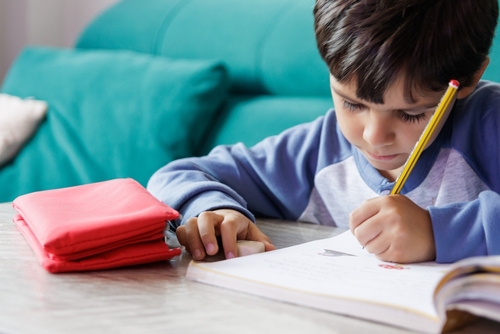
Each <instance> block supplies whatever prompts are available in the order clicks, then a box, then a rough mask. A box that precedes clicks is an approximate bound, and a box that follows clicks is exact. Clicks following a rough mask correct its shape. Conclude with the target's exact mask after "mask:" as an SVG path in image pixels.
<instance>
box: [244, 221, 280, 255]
mask: <svg viewBox="0 0 500 334" xmlns="http://www.w3.org/2000/svg"><path fill="white" fill-rule="evenodd" d="M246 239H247V240H254V241H260V242H262V243H263V244H264V247H265V251H266V252H267V251H271V250H275V249H276V246H274V245H273V244H272V243H271V240H270V239H269V238H268V237H267V235H265V234H264V233H263V232H262V231H261V230H260V229H259V228H258V227H257V226H256V225H255V224H251V225H250V226H249V228H248V235H247V238H246Z"/></svg>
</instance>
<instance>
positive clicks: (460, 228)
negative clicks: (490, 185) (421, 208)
mask: <svg viewBox="0 0 500 334" xmlns="http://www.w3.org/2000/svg"><path fill="white" fill-rule="evenodd" d="M428 210H429V213H430V215H431V219H432V221H433V222H434V223H433V230H434V239H435V244H436V261H437V262H442V263H446V262H455V261H457V260H460V259H463V258H465V257H470V256H481V255H500V239H499V236H500V223H499V220H498V219H499V217H500V195H499V194H497V193H496V192H493V191H484V192H482V193H481V194H480V195H479V197H478V199H476V200H474V201H472V202H464V203H454V204H450V205H447V206H443V207H429V208H428Z"/></svg>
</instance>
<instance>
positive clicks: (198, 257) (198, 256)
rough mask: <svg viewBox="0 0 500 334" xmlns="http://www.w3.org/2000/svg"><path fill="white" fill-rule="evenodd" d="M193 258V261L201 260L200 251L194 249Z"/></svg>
mask: <svg viewBox="0 0 500 334" xmlns="http://www.w3.org/2000/svg"><path fill="white" fill-rule="evenodd" d="M193 256H194V258H195V259H201V251H200V250H199V249H195V250H194V254H193Z"/></svg>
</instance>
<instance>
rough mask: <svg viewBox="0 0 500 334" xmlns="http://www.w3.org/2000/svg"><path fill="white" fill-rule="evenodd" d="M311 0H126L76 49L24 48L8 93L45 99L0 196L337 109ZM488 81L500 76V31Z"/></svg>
mask: <svg viewBox="0 0 500 334" xmlns="http://www.w3.org/2000/svg"><path fill="white" fill-rule="evenodd" d="M313 5H314V0H122V1H120V2H118V3H117V4H116V5H114V6H112V7H111V8H109V9H108V10H107V11H105V12H104V13H103V14H101V15H100V16H99V17H97V18H96V19H95V20H94V21H93V22H91V23H90V24H89V25H88V26H87V27H86V28H85V29H84V31H83V32H82V34H81V36H80V37H79V39H78V41H77V43H76V45H75V47H74V48H72V49H54V48H40V47H32V48H26V49H25V50H23V52H22V53H21V54H20V55H19V57H18V58H17V59H16V61H15V62H14V64H13V65H12V67H11V69H10V70H9V73H8V74H7V77H6V79H5V80H4V83H3V85H2V88H1V92H2V93H7V94H11V95H16V96H20V97H22V98H26V97H34V98H36V99H40V100H44V101H47V103H48V105H49V109H48V112H47V116H46V118H45V120H44V121H43V122H42V124H41V125H40V127H39V128H38V130H37V132H36V133H35V134H34V135H33V137H32V138H31V139H30V140H29V141H28V142H27V143H26V144H25V145H24V147H23V149H22V150H21V151H20V152H19V154H17V155H16V157H15V158H14V159H13V160H11V161H9V162H8V163H7V164H5V165H3V166H0V202H5V201H11V200H13V199H14V198H15V197H16V196H19V195H21V194H24V193H28V192H32V191H37V190H44V189H52V188H59V187H66V186H72V185H79V184H84V183H90V182H97V181H102V180H107V179H112V178H120V177H131V178H134V179H136V180H138V181H139V182H140V183H142V184H143V185H145V184H146V182H147V180H148V178H149V176H151V174H152V173H153V172H154V171H155V170H157V169H158V168H160V167H161V166H163V165H165V164H166V163H168V162H169V161H172V160H174V159H179V158H183V157H187V156H195V155H203V154H206V153H207V152H209V151H210V149H211V148H213V147H214V146H215V145H220V144H233V143H236V142H243V143H245V144H247V145H253V144H255V143H256V142H258V141H259V140H261V139H262V138H264V137H266V136H270V135H275V134H278V133H279V132H281V131H283V130H285V129H286V128H289V127H291V126H293V125H296V124H299V123H302V122H308V121H311V120H313V119H315V118H317V117H318V116H320V115H323V114H324V113H325V112H326V110H327V109H329V108H331V107H332V101H331V98H330V93H329V82H328V70H327V67H326V66H325V64H324V63H323V62H322V60H321V58H320V56H319V54H318V52H317V50H316V45H315V40H314V31H313V16H312V8H313ZM484 78H485V79H489V80H494V81H500V40H499V38H498V37H497V41H496V43H495V45H494V48H493V52H492V62H491V64H490V66H489V68H488V70H487V72H486V73H485V74H484Z"/></svg>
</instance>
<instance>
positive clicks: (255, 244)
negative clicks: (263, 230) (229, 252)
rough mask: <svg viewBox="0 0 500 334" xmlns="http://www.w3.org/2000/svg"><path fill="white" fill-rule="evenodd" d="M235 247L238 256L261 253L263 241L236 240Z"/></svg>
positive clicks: (263, 248) (263, 247)
mask: <svg viewBox="0 0 500 334" xmlns="http://www.w3.org/2000/svg"><path fill="white" fill-rule="evenodd" d="M236 247H238V256H247V255H252V254H257V253H262V252H264V250H265V246H264V243H262V242H260V241H250V240H238V241H236Z"/></svg>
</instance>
